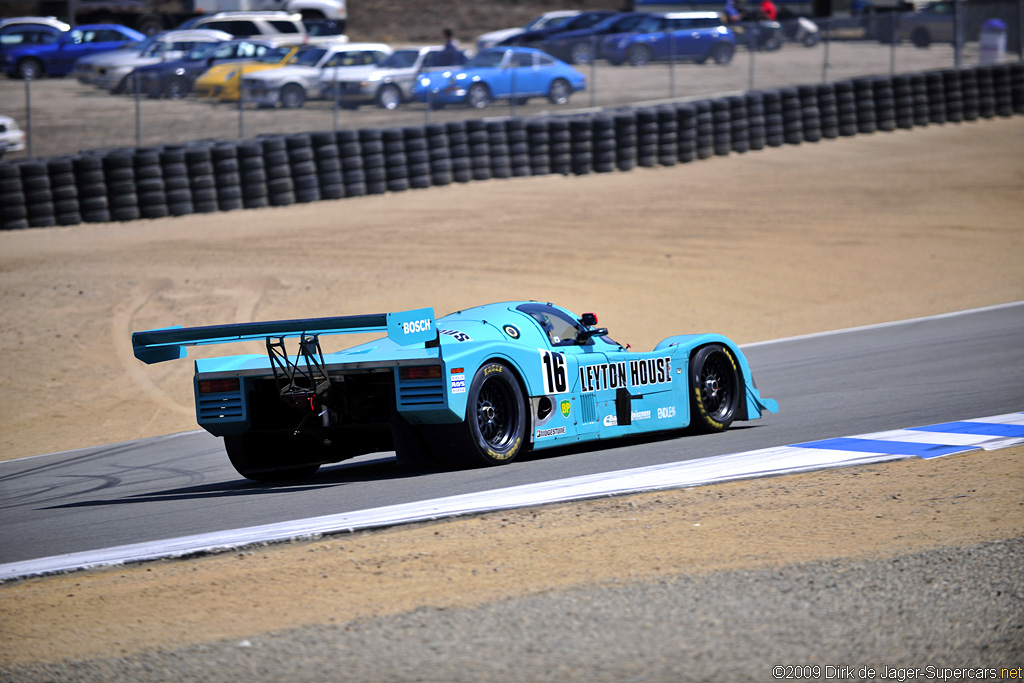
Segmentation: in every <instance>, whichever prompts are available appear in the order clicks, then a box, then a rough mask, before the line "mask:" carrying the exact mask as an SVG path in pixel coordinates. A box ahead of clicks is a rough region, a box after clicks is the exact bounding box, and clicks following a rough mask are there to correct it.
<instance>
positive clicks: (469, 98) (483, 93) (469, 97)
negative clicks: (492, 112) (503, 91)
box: [466, 83, 491, 109]
mask: <svg viewBox="0 0 1024 683" xmlns="http://www.w3.org/2000/svg"><path fill="white" fill-rule="evenodd" d="M490 103H491V91H490V90H489V89H488V88H487V86H486V85H484V84H483V83H474V84H473V85H471V86H469V90H468V91H466V104H468V105H469V106H470V108H472V109H486V108H487V105H488V104H490Z"/></svg>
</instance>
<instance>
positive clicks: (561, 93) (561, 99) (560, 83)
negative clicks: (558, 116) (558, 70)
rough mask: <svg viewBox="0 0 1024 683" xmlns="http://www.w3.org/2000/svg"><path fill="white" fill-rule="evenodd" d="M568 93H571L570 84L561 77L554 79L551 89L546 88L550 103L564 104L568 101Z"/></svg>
mask: <svg viewBox="0 0 1024 683" xmlns="http://www.w3.org/2000/svg"><path fill="white" fill-rule="evenodd" d="M570 95H572V86H570V85H569V82H568V81H566V80H565V79H562V78H559V79H557V80H555V82H554V83H552V84H551V89H550V90H548V99H549V100H551V103H552V104H565V103H567V102H568V101H569V96H570Z"/></svg>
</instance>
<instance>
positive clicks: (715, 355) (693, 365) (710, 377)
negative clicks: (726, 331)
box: [690, 344, 740, 432]
mask: <svg viewBox="0 0 1024 683" xmlns="http://www.w3.org/2000/svg"><path fill="white" fill-rule="evenodd" d="M739 399H740V379H739V370H738V369H737V367H736V359H735V358H734V357H733V355H732V352H731V351H729V349H727V348H726V347H724V346H722V345H720V344H710V345H708V346H703V347H701V348H700V349H699V350H698V351H697V353H696V354H694V356H693V360H692V361H691V362H690V401H691V407H690V421H691V424H692V425H693V427H694V428H695V429H697V430H699V431H702V432H724V431H725V430H726V429H728V428H729V425H730V424H732V421H733V418H735V417H736V410H737V408H738V407H739Z"/></svg>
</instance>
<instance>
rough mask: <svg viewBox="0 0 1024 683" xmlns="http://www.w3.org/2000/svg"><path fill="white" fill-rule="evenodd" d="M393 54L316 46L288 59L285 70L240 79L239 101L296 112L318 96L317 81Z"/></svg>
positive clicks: (358, 46)
mask: <svg viewBox="0 0 1024 683" xmlns="http://www.w3.org/2000/svg"><path fill="white" fill-rule="evenodd" d="M392 52H394V50H392V49H391V48H390V47H388V46H387V45H385V44H384V43H348V44H335V45H318V46H315V47H310V48H307V49H305V50H303V51H301V52H299V53H298V54H297V55H295V56H294V57H292V58H291V60H290V61H289V62H288V64H286V65H285V66H282V67H280V68H277V69H267V70H266V71H259V72H257V73H254V74H252V75H251V76H249V75H247V76H244V77H243V78H242V99H243V100H244V101H245V102H255V103H256V104H258V105H259V106H261V107H276V106H277V105H278V104H280V105H281V106H282V107H284V108H285V109H295V108H298V107H301V106H302V105H303V104H305V103H306V99H308V98H309V96H310V95H311V94H313V95H317V94H319V92H320V79H321V78H324V79H327V80H334V79H335V78H338V79H340V78H341V77H342V75H343V74H344V73H345V72H346V71H347V70H350V69H359V68H365V67H367V66H373V65H375V64H379V63H380V62H381V60H383V59H384V58H385V57H387V56H388V55H390V54H391V53H392Z"/></svg>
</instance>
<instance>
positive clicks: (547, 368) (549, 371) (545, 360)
mask: <svg viewBox="0 0 1024 683" xmlns="http://www.w3.org/2000/svg"><path fill="white" fill-rule="evenodd" d="M538 351H540V360H541V364H542V365H543V366H544V367H543V368H542V372H541V374H542V375H544V393H545V394H564V393H565V392H567V391H569V382H568V378H567V377H566V373H565V354H564V353H552V352H551V351H545V350H544V349H538Z"/></svg>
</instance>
